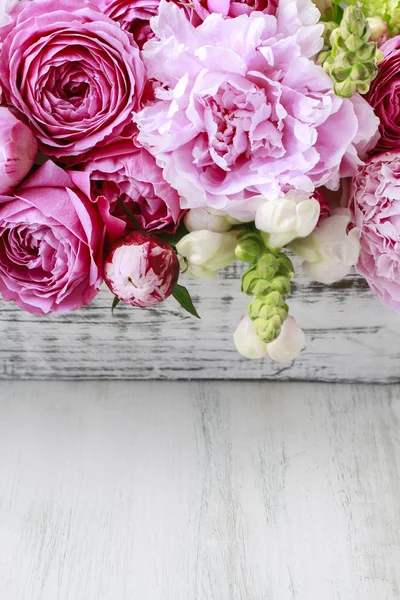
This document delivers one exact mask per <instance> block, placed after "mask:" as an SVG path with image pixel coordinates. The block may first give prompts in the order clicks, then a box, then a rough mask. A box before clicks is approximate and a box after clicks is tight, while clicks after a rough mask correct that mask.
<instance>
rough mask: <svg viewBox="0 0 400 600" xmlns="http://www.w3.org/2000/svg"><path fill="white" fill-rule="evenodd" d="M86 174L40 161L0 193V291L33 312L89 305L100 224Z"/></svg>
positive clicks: (97, 278) (97, 270) (98, 273)
mask: <svg viewBox="0 0 400 600" xmlns="http://www.w3.org/2000/svg"><path fill="white" fill-rule="evenodd" d="M88 193H89V177H88V175H87V173H80V172H66V171H63V169H60V167H57V166H56V165H55V164H54V163H52V162H50V161H49V162H47V163H45V164H44V165H43V166H42V167H40V168H39V169H38V171H37V172H36V173H35V174H34V175H32V176H31V177H30V178H29V179H27V180H26V181H25V182H24V183H23V185H21V186H20V187H19V188H18V189H17V190H16V191H15V193H14V195H13V196H0V292H1V294H2V296H3V297H4V299H5V300H12V301H14V302H15V303H16V304H17V305H18V306H19V307H20V308H22V309H24V310H26V311H28V312H31V313H34V314H37V315H42V314H48V313H50V312H69V311H72V310H76V309H78V308H81V307H82V306H84V305H86V304H89V303H90V302H91V301H92V300H93V298H94V297H95V296H96V294H97V293H98V290H99V287H100V284H101V282H102V266H103V238H104V224H103V222H102V220H101V218H100V215H99V213H98V210H97V208H96V206H95V205H94V204H93V203H92V202H91V201H90V200H89V198H88Z"/></svg>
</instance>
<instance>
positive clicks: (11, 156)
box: [0, 106, 37, 194]
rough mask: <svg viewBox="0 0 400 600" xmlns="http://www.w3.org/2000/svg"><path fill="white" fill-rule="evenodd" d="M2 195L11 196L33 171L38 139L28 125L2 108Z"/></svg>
mask: <svg viewBox="0 0 400 600" xmlns="http://www.w3.org/2000/svg"><path fill="white" fill-rule="evenodd" d="M0 149H1V159H0V194H9V193H10V192H12V191H13V189H14V188H15V187H16V186H17V185H18V184H19V183H21V181H22V180H23V179H24V177H25V176H26V175H28V173H29V171H30V170H31V168H32V166H33V163H34V161H35V156H36V153H37V142H36V138H35V136H34V135H33V133H32V132H31V130H30V129H29V127H28V126H27V125H25V124H24V123H22V121H19V120H18V119H17V118H16V117H15V116H14V114H13V113H12V112H11V111H10V110H9V109H8V108H6V107H5V106H0Z"/></svg>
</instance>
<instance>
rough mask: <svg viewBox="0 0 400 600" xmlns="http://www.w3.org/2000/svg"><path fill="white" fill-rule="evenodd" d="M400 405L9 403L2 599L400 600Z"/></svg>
mask: <svg viewBox="0 0 400 600" xmlns="http://www.w3.org/2000/svg"><path fill="white" fill-rule="evenodd" d="M399 419H400V388H399V387H397V386H396V387H395V386H393V387H388V386H386V387H385V386H383V387H377V386H354V385H353V386H348V385H336V386H335V385H323V384H301V383H292V384H283V383H281V384H279V383H271V384H267V383H263V384H262V383H241V384H240V383H228V382H226V383H212V384H209V383H203V384H202V383H166V382H165V383H144V382H142V383H141V382H137V383H134V384H132V383H128V382H110V383H107V382H97V383H89V382H86V383H84V382H82V383H75V384H74V383H67V382H60V383H55V382H49V383H39V382H29V383H28V382H19V383H11V382H10V383H4V382H3V383H2V384H1V386H0V472H1V478H0V597H1V598H4V599H7V600H56V599H57V600H110V599H111V598H116V599H118V600H132V599H133V598H135V599H136V598H140V600H311V599H314V598H315V599H318V600H320V599H321V600H322V599H323V600H377V599H382V600H398V598H399V596H400V574H399V570H398V565H399V562H400V545H399V539H400V513H399V510H398V505H399V503H398V499H399V497H400V485H399V467H400V434H399V431H400V428H399Z"/></svg>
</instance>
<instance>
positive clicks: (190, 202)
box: [0, 0, 400, 361]
mask: <svg viewBox="0 0 400 600" xmlns="http://www.w3.org/2000/svg"><path fill="white" fill-rule="evenodd" d="M351 4H354V3H351ZM362 4H363V5H362V6H360V7H355V6H347V7H346V6H345V5H346V2H345V3H344V5H343V3H342V8H341V9H340V10H339V9H338V8H335V6H333V5H332V3H331V2H328V0H326V1H324V0H322V1H321V0H194V2H193V3H192V2H181V1H180V0H57V1H56V0H3V2H2V3H1V2H0V85H1V90H0V92H1V95H0V144H1V148H2V159H1V160H0V293H1V295H2V297H3V298H4V299H5V300H6V301H14V302H16V303H17V304H18V306H20V307H21V308H22V309H24V310H27V311H30V312H32V313H34V314H38V315H45V314H48V313H51V312H66V311H72V310H76V309H78V308H81V307H83V306H85V305H86V304H88V303H89V302H91V301H92V300H93V298H94V297H95V296H96V294H97V293H98V291H99V288H100V286H101V284H102V282H103V281H104V282H105V283H106V284H107V285H108V287H109V289H110V290H111V292H112V293H113V294H114V301H113V307H115V306H116V305H117V304H118V302H119V301H120V300H122V301H123V302H125V303H126V304H130V305H133V306H138V307H142V308H145V307H151V306H154V305H156V304H158V303H159V302H162V301H164V300H165V299H166V298H168V297H169V296H173V297H174V298H175V299H176V300H177V301H178V302H179V303H180V304H181V305H182V306H183V307H184V308H185V309H186V310H187V311H189V312H190V313H191V314H192V315H194V316H198V315H197V312H196V309H195V307H194V306H193V302H192V300H191V298H190V294H189V292H188V290H187V289H186V288H185V287H183V286H182V285H181V284H180V282H179V283H178V278H179V277H180V276H181V275H183V274H186V275H187V276H189V277H195V278H208V280H209V281H208V285H213V278H214V277H215V275H216V274H217V272H218V271H219V270H221V269H222V268H224V267H225V266H227V265H229V264H231V263H233V262H235V261H236V260H240V261H242V262H244V263H248V265H247V269H246V270H245V272H244V274H243V278H242V291H243V292H244V293H245V294H247V295H248V296H250V297H251V302H250V305H249V308H248V312H247V315H246V316H245V317H244V318H243V319H242V320H241V322H240V325H239V327H238V330H237V332H236V334H235V338H234V339H235V344H236V346H237V348H238V350H239V352H241V353H242V354H243V355H245V356H247V357H249V358H260V357H262V356H265V355H269V356H270V357H271V358H272V359H273V360H276V361H289V360H293V359H294V358H295V357H296V356H297V355H298V354H299V353H300V351H301V350H302V348H303V346H304V339H305V338H304V333H303V332H302V331H301V329H300V327H299V326H298V325H297V323H296V321H295V320H294V318H293V317H292V316H291V315H290V314H289V306H288V295H289V293H290V289H291V280H292V278H293V277H294V274H295V273H294V267H293V264H292V262H291V260H290V258H289V256H288V255H287V254H286V249H289V250H291V251H292V252H295V253H297V254H298V255H299V256H300V257H301V258H302V259H303V264H302V268H303V272H304V273H306V274H307V275H308V276H310V277H311V278H312V279H315V280H317V281H320V282H323V283H325V284H330V283H332V282H334V281H337V280H338V279H339V278H341V277H343V276H345V275H346V274H347V273H349V272H350V270H351V269H352V268H353V267H354V266H355V265H356V264H357V268H358V270H359V271H360V272H361V273H362V274H363V275H364V276H365V277H366V279H367V281H368V283H369V284H370V286H371V289H372V290H373V292H375V293H376V294H378V295H379V297H380V298H381V299H382V301H383V303H384V304H386V305H387V306H389V307H391V308H395V309H396V310H399V311H400V268H399V266H398V265H399V264H400V259H399V256H400V247H399V240H400V230H399V229H400V228H399V223H400V216H399V215H400V209H399V208H398V206H397V204H398V203H399V200H398V198H400V191H399V190H400V186H399V185H398V179H399V177H400V157H399V156H398V154H397V153H396V151H397V150H398V149H399V148H400V141H399V140H400V129H399V122H400V116H399V102H398V90H397V88H398V85H397V72H398V70H399V65H400V53H399V52H400V45H399V37H394V38H392V39H390V40H389V41H387V42H386V43H384V44H383V45H382V46H381V51H379V50H378V45H381V44H382V42H383V39H386V37H388V36H389V35H390V32H393V31H396V30H398V24H397V22H396V23H395V22H392V21H393V20H396V19H397V18H398V16H397V13H396V11H394V12H393V11H392V10H391V9H390V10H389V9H387V11H388V12H387V14H386V13H385V14H384V12H382V10H383V9H382V10H381V11H380V13H379V15H376V14H374V12H373V9H372V8H371V7H372V3H367V2H364V3H362ZM367 4H368V6H367ZM375 4H376V3H374V5H375ZM389 8H390V7H389ZM342 9H343V10H342ZM385 10H386V9H385ZM363 11H364V12H363ZM371 11H372V13H371ZM328 12H329V14H328ZM322 13H323V15H322ZM322 16H323V19H322ZM367 16H368V17H369V18H368V19H367ZM328 17H329V19H331V18H332V19H336V20H337V23H336V24H335V23H333V22H332V21H330V22H329V23H328V24H326V23H325V21H326V20H327V19H328ZM329 19H328V20H329ZM380 52H382V53H383V54H381V53H380ZM382 57H383V60H381V59H382ZM369 87H370V91H369V93H366V91H367V90H368V88H369ZM38 151H39V152H38ZM382 153H383V154H382ZM371 155H374V158H372V159H371V158H369V157H370V156H371ZM40 165H41V166H40ZM349 189H350V199H349V198H348V194H347V191H348V190H349ZM339 197H340V202H339V200H338V198H339Z"/></svg>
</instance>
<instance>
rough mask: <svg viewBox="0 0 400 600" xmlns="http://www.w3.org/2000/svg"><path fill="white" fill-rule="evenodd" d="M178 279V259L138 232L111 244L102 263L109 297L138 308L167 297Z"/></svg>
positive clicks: (173, 253) (165, 248)
mask: <svg viewBox="0 0 400 600" xmlns="http://www.w3.org/2000/svg"><path fill="white" fill-rule="evenodd" d="M178 277H179V260H178V258H177V255H176V253H175V251H174V250H173V249H172V248H171V246H169V245H168V244H167V243H166V242H163V241H162V240H159V239H157V238H155V237H153V236H149V235H146V234H144V233H142V232H140V231H134V232H132V233H130V234H129V235H127V236H126V237H124V238H123V239H122V240H119V241H118V242H117V243H116V244H114V246H113V247H112V248H111V250H110V252H109V254H108V256H107V258H106V260H105V261H104V280H105V282H106V284H107V285H108V287H109V288H110V290H111V291H112V292H113V294H114V295H115V296H116V297H117V298H119V299H120V300H122V301H123V302H126V303H127V304H131V305H132V306H139V307H140V308H147V307H149V306H154V305H156V304H159V303H160V302H163V300H165V299H166V298H168V296H170V295H171V294H172V292H173V290H174V287H175V285H176V283H177V281H178Z"/></svg>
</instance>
